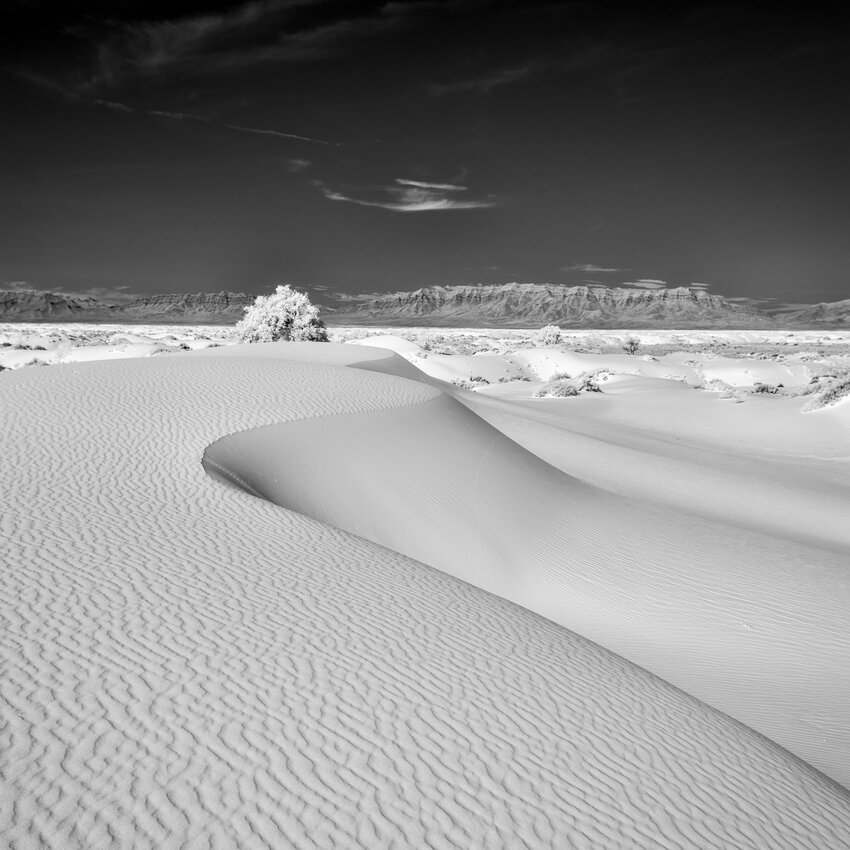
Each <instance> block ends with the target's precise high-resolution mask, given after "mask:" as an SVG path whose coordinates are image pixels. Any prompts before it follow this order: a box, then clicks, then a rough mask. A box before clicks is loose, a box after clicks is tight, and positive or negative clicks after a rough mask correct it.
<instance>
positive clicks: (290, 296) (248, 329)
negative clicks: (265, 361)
mask: <svg viewBox="0 0 850 850" xmlns="http://www.w3.org/2000/svg"><path fill="white" fill-rule="evenodd" d="M236 336H237V338H238V339H239V341H240V342H277V341H278V340H285V341H305V342H327V341H328V332H327V329H326V328H325V323H324V322H323V321H322V320H321V319H320V318H319V311H318V309H317V308H316V307H314V306H313V305H312V304H311V303H310V299H309V298H308V297H307V296H306V295H305V294H304V293H303V292H296V291H295V290H294V289H293V288H292V287H291V286H289V285H288V284H287V285H285V286H278V287H277V289H276V290H275V291H274V293H273V294H271V295H260V296H258V297H257V299H256V300H255V301H254V303H253V304H251V305H250V306H248V307H246V308H245V316H244V317H243V318H242V320H241V321H240V322H238V323H237V325H236Z"/></svg>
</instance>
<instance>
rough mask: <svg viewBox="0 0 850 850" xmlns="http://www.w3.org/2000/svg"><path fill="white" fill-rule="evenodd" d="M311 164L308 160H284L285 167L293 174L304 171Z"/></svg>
mask: <svg viewBox="0 0 850 850" xmlns="http://www.w3.org/2000/svg"><path fill="white" fill-rule="evenodd" d="M311 165H312V163H311V162H310V160H309V159H288V160H286V167H287V168H288V169H289V170H290V171H292V172H295V173H298V172H299V171H306V170H307V169H308V168H309V167H310V166H311Z"/></svg>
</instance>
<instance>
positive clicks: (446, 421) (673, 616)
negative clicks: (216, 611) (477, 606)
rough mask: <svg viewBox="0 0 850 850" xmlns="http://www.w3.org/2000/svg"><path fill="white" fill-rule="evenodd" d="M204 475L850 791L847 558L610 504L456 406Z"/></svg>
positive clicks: (236, 443)
mask: <svg viewBox="0 0 850 850" xmlns="http://www.w3.org/2000/svg"><path fill="white" fill-rule="evenodd" d="M205 463H206V464H207V465H208V467H209V468H210V469H211V470H214V471H216V472H218V474H220V475H223V476H224V477H227V478H230V479H231V480H233V481H236V482H237V483H240V482H241V486H244V487H245V488H246V489H248V490H249V491H250V492H252V493H255V494H257V495H261V496H262V497H264V498H267V499H270V500H271V501H273V502H275V503H276V504H279V505H282V506H285V507H289V508H292V509H294V510H297V511H299V512H301V513H305V514H307V515H308V516H312V517H315V518H317V519H320V520H322V521H324V522H327V523H329V524H331V525H336V526H339V527H341V528H343V529H345V530H347V531H350V532H352V533H356V534H360V535H362V536H364V537H366V538H367V539H369V540H373V541H376V542H378V543H381V544H383V545H385V546H388V547H389V548H391V549H394V550H396V551H399V552H402V553H404V554H406V555H409V556H410V557H413V558H415V559H417V560H420V561H422V562H424V563H427V564H430V565H432V566H436V567H438V568H439V569H442V570H445V571H446V572H449V573H451V574H452V575H456V576H458V577H460V578H462V579H464V580H466V581H469V582H471V583H473V584H475V585H477V586H479V587H483V588H485V589H486V590H490V591H492V592H494V593H497V594H499V595H500V596H503V597H506V598H508V599H511V600H514V601H517V602H520V603H521V604H523V605H525V606H527V607H529V608H531V609H532V610H534V611H537V612H539V613H541V614H543V615H544V616H546V617H549V618H550V619H553V620H555V621H556V622H559V623H561V624H562V625H565V626H568V627H569V628H572V629H575V630H576V631H578V632H580V633H581V634H583V635H585V636H588V637H591V638H592V639H593V640H595V641H597V642H599V643H601V644H602V645H604V646H606V647H608V648H610V649H613V650H615V651H616V652H619V653H620V654H622V655H624V656H626V657H628V658H630V659H632V660H634V661H636V662H637V663H639V664H641V665H642V666H644V667H646V668H648V669H650V670H652V671H653V672H656V673H658V674H659V675H662V676H663V677H664V678H665V679H667V680H668V681H671V682H673V683H674V684H677V685H680V686H681V687H683V688H685V689H686V690H688V691H689V692H690V693H693V694H695V695H697V696H699V697H700V698H702V699H705V700H706V701H708V702H710V703H711V704H713V705H715V706H717V707H719V708H721V709H723V710H724V711H726V712H728V713H730V714H732V715H733V716H735V717H736V718H738V719H740V720H742V721H743V722H745V723H747V724H748V725H751V726H752V727H753V728H756V729H758V730H759V731H761V732H764V733H765V734H767V735H769V736H770V737H771V738H773V739H774V740H776V741H778V742H780V743H782V744H783V745H784V746H787V747H788V748H789V749H791V750H793V751H794V752H796V753H797V754H798V755H800V756H801V757H803V758H805V759H807V760H808V761H810V762H811V763H812V764H815V765H816V766H818V767H820V768H821V769H823V770H824V771H826V772H827V773H829V774H830V775H832V776H834V777H835V778H836V779H839V780H840V781H842V782H845V783H850V770H848V767H850V758H848V756H850V731H848V730H847V728H846V724H845V722H844V720H845V718H846V717H848V716H850V668H848V665H847V664H846V662H847V660H848V658H850V621H849V620H848V618H847V614H846V612H847V610H848V606H850V591H848V588H847V587H842V585H843V584H845V579H846V577H847V555H848V553H850V546H847V547H845V548H844V550H843V552H840V553H838V552H828V551H826V550H825V549H824V548H820V547H815V546H803V545H801V544H800V543H795V542H792V541H791V540H789V539H787V538H785V539H782V538H777V537H776V536H772V535H771V536H768V535H762V534H756V533H754V532H752V531H749V530H746V529H743V528H740V527H738V528H733V527H731V526H728V525H725V524H724V525H721V524H719V523H711V522H708V521H706V520H704V519H701V518H699V516H698V514H699V511H698V509H695V510H692V511H691V513H690V514H689V515H685V514H682V513H680V512H678V511H677V512H673V511H670V510H666V511H662V510H658V509H657V508H654V507H652V506H647V505H645V504H639V503H636V502H635V501H634V500H626V499H623V498H620V497H618V496H614V495H612V494H610V493H605V492H601V491H600V490H598V489H597V488H594V487H590V486H588V485H587V484H585V483H583V482H581V481H579V480H577V479H575V478H571V477H568V476H566V475H564V474H563V473H561V472H558V471H557V470H555V469H553V468H552V467H551V466H549V465H547V464H545V463H543V462H542V461H541V460H539V459H538V458H537V457H535V456H534V455H532V454H530V453H529V452H526V451H525V450H523V449H522V448H520V447H519V446H518V445H517V444H516V443H515V442H513V441H511V440H509V439H508V438H506V437H505V436H504V435H503V434H502V433H500V432H499V431H497V430H496V429H494V428H491V427H489V426H488V425H487V424H485V423H484V422H483V421H482V420H481V419H480V418H479V417H477V416H475V415H474V414H472V413H471V412H470V411H469V410H467V409H466V408H465V407H463V406H462V405H460V404H459V403H458V402H456V401H454V400H453V399H452V398H450V397H448V396H442V397H440V398H436V399H432V400H430V401H428V402H427V403H423V404H420V405H417V406H416V407H405V408H401V409H398V410H392V411H383V412H381V413H380V414H374V413H370V414H348V415H344V416H343V415H339V416H334V417H326V418H323V419H321V420H310V421H301V422H297V423H286V424H283V425H273V426H268V427H266V428H263V429H259V430H255V431H253V432H241V433H239V434H234V435H231V436H228V437H225V438H223V439H222V440H220V441H218V442H217V443H216V444H214V445H213V446H211V447H210V448H209V449H208V450H207V452H206V454H205ZM643 471H644V472H646V473H648V472H650V471H651V470H650V467H649V466H648V465H647V464H644V466H643ZM678 471H679V472H681V469H680V470H678ZM656 472H657V471H656ZM329 476H334V478H335V479H336V484H335V486H334V487H333V488H331V489H330V490H329V489H328V486H327V482H328V479H329ZM686 480H687V479H686ZM707 480H708V479H707V476H704V477H703V478H702V483H703V484H705V483H706V482H707ZM655 483H656V484H658V483H659V482H658V479H657V475H656V480H655ZM719 483H720V484H723V483H724V482H722V481H721V482H719ZM644 485H645V486H646V487H651V485H652V479H651V478H649V480H646V481H645V482H644ZM769 487H770V482H768V483H767V484H766V485H765V490H767V489H769ZM706 489H708V488H706ZM723 493H724V491H723V489H718V488H715V489H714V492H713V493H712V494H711V495H712V498H713V499H714V500H715V501H716V502H719V501H721V500H722V498H723ZM706 498H707V496H706ZM788 501H789V502H790V501H791V499H790V497H789V500H788ZM843 504H844V505H845V507H846V504H847V503H846V502H844V503H843ZM786 506H787V505H786ZM817 506H818V505H817V504H816V507H817ZM696 508H698V506H696ZM754 681H758V682H759V684H758V687H757V688H754V687H753V682H754ZM815 694H817V697H816V698H815V699H813V696H814V695H815ZM803 715H804V716H805V718H806V721H805V723H802V724H801V722H800V717H801V716H803Z"/></svg>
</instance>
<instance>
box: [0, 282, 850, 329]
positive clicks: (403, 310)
mask: <svg viewBox="0 0 850 850" xmlns="http://www.w3.org/2000/svg"><path fill="white" fill-rule="evenodd" d="M342 298H344V299H345V300H342V301H341V303H340V302H339V301H338V302H337V304H336V305H335V306H333V305H331V306H324V307H320V309H321V314H322V316H323V317H324V318H325V320H326V321H327V322H328V324H330V325H337V326H344V325H389V326H393V325H395V326H415V325H418V326H434V327H540V326H542V325H546V324H556V325H559V326H561V327H564V328H578V327H586V328H635V329H639V328H716V329H717V328H741V329H744V328H749V329H770V328H775V329H783V328H847V327H850V299H848V300H845V301H837V302H834V303H825V304H815V305H811V306H799V307H796V308H794V309H792V310H785V311H783V312H776V313H773V314H771V313H768V312H765V311H764V310H759V309H757V308H755V307H751V306H747V305H744V304H740V303H736V302H735V301H733V300H730V299H727V298H723V297H722V296H719V295H712V294H711V293H708V292H706V291H705V290H704V289H701V288H688V287H678V288H671V289H667V288H659V289H634V288H625V287H619V288H616V287H610V288H609V287H602V286H560V285H554V284H553V285H548V284H533V283H512V284H504V285H500V286H489V285H487V286H485V285H482V286H471V285H463V286H428V287H424V288H422V289H417V290H415V291H413V292H395V293H388V294H379V295H371V296H354V297H352V296H343V297H342ZM253 299H254V296H253V295H250V294H246V293H242V292H240V293H234V292H218V293H203V292H202V293H196V294H193V295H188V294H172V295H151V296H147V297H142V298H138V299H136V300H135V301H131V302H129V303H127V304H109V303H106V302H104V301H99V300H97V299H95V298H90V297H78V296H72V295H66V294H63V293H55V292H40V291H35V290H9V291H2V290H0V321H3V322H48V321H52V322H115V323H137V324H141V323H146V324H216V325H229V324H235V323H236V322H237V321H238V320H239V319H240V318H241V316H242V313H243V309H244V307H245V306H247V305H248V304H251V303H252V301H253Z"/></svg>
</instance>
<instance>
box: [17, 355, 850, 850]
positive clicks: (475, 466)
mask: <svg viewBox="0 0 850 850" xmlns="http://www.w3.org/2000/svg"><path fill="white" fill-rule="evenodd" d="M131 344H136V343H131ZM398 345H399V343H394V342H392V341H385V346H384V348H375V347H371V346H360V345H310V344H273V345H254V346H237V347H222V348H213V349H208V350H202V351H195V352H186V353H169V354H168V355H167V356H161V357H153V358H145V359H121V360H112V361H101V362H90V363H79V362H70V363H67V364H66V365H54V366H50V367H49V368H38V369H36V368H25V369H23V368H22V369H15V370H14V371H8V372H5V373H4V374H2V375H0V419H2V422H0V426H2V427H0V452H2V454H0V457H2V458H3V462H2V466H0V470H2V478H3V480H2V490H0V500H2V503H3V510H2V516H0V524H2V527H0V535H2V536H1V537H0V539H2V541H3V542H2V543H0V547H2V551H3V557H2V561H3V572H2V577H0V578H2V584H0V617H2V621H3V628H2V638H1V639H2V653H0V662H2V667H3V669H2V675H0V724H2V725H0V836H2V841H3V843H4V844H5V845H7V846H10V847H15V848H18V850H23V848H30V847H56V848H76V847H80V848H82V847H98V848H99V847H151V848H153V847H157V848H160V847H162V848H178V847H179V848H183V847H186V848H195V847H197V848H202V847H203V848H206V847H248V848H253V847H258V848H259V847H262V848H265V847H273V848H278V847H290V846H293V847H317V848H325V847H358V848H359V847H368V848H372V847H435V848H436V847H463V848H466V847H512V848H513V847H551V846H557V847H586V848H598V847H605V848H616V847H623V848H627V847H647V848H650V847H652V848H657V847H664V848H680V847H694V848H709V847H716V848H730V847H736V848H738V847H753V848H755V847H764V848H779V847H787V848H807V847H810V848H839V847H850V795H848V792H847V791H846V790H844V787H842V786H847V785H850V728H848V724H847V718H848V717H850V617H848V614H847V612H848V611H849V610H850V578H848V570H850V567H848V563H850V559H849V558H848V556H850V533H848V528H847V525H848V523H847V521H846V517H847V516H848V515H850V511H848V507H850V485H848V478H847V475H846V472H847V465H848V461H850V450H848V446H850V408H848V402H847V400H844V401H842V402H840V403H838V404H835V405H833V406H830V407H828V408H825V409H823V410H818V411H816V412H814V413H810V414H802V413H801V412H800V407H801V403H802V402H801V400H800V399H799V398H790V397H772V398H759V399H757V400H754V401H747V402H745V403H741V404H735V403H734V402H735V399H734V398H726V399H721V398H719V397H718V396H717V395H715V394H712V393H708V392H705V393H703V392H699V391H696V390H694V389H692V388H691V387H688V386H685V385H684V384H683V383H681V382H678V381H675V382H674V381H671V380H669V379H666V378H665V377H664V376H662V375H660V374H658V375H652V374H647V371H652V369H653V368H655V367H654V366H653V365H652V364H651V363H650V362H649V361H645V362H646V363H647V366H646V367H642V369H643V371H642V373H641V374H630V373H628V372H624V371H622V369H621V370H620V372H619V373H618V374H617V375H614V376H613V377H611V378H610V379H609V380H610V383H608V384H606V387H605V392H603V393H599V394H595V393H587V394H583V395H582V396H581V397H580V398H558V399H546V398H533V397H532V393H531V392H530V387H529V384H530V383H532V382H530V381H529V380H528V379H527V376H526V380H519V379H518V380H517V381H516V382H514V381H512V380H510V378H511V376H510V375H504V377H506V380H505V381H503V382H501V383H499V382H498V380H497V378H496V376H495V374H494V375H493V376H492V377H493V381H492V382H491V383H489V384H488V386H487V387H482V388H481V390H480V391H475V392H473V391H471V390H469V389H464V388H459V387H458V388H455V387H452V386H451V385H449V384H446V383H444V382H441V381H440V378H441V377H444V376H443V375H441V374H439V369H440V368H442V367H441V366H440V365H439V364H440V361H439V359H435V358H439V357H441V356H446V357H447V356H450V355H439V354H429V356H427V357H425V358H424V360H425V361H431V363H430V364H429V366H428V368H429V369H430V374H426V372H423V371H420V370H419V369H417V368H416V365H423V368H424V364H421V363H419V364H416V365H414V361H416V360H417V359H418V358H420V354H417V353H416V352H412V353H411V352H410V351H408V354H407V359H404V358H402V357H401V356H400V355H398V354H396V353H395V352H394V351H393V350H391V349H392V348H393V347H398ZM198 347H202V346H198ZM494 356H500V355H494ZM557 356H558V357H560V356H561V355H557ZM563 356H564V357H567V356H568V355H566V354H564V355H563ZM569 356H571V357H575V356H576V355H574V354H573V355H569ZM612 356H619V355H612ZM526 357H527V358H528V357H532V358H533V357H556V355H554V354H546V353H545V352H544V353H543V354H534V353H531V354H528V355H526ZM556 359H557V358H556ZM638 359H639V358H638ZM715 359H722V358H715ZM477 360H479V361H482V360H483V358H482V357H478V358H477ZM520 361H521V359H520ZM520 361H517V359H516V358H515V357H512V358H511V359H510V363H513V364H514V365H515V366H516V368H517V369H527V368H531V367H530V366H529V365H528V363H526V364H525V365H523V362H520ZM635 362H637V360H636V359H635V358H630V359H629V360H628V361H627V364H626V365H627V366H628V367H629V368H630V369H631V368H632V366H633V364H634V363H635ZM657 362H660V363H661V364H662V366H663V367H666V366H668V365H669V366H670V368H673V366H674V365H675V368H676V369H679V368H688V367H687V366H686V364H684V361H682V362H681V363H677V364H673V363H670V364H668V363H667V361H664V360H659V361H657ZM506 363H507V361H506ZM506 363H500V364H499V365H498V369H499V370H500V377H501V376H502V374H501V373H502V372H503V371H504V370H508V371H509V370H510V368H511V366H510V364H509V363H508V364H507V365H506ZM451 365H452V368H455V366H456V361H451ZM474 365H475V366H476V368H478V367H479V365H480V364H479V363H475V364H474ZM484 365H486V364H484ZM491 365H493V366H494V368H495V363H494V364H491ZM613 365H615V364H612V366H613ZM580 366H581V364H580V363H579V364H576V363H572V365H571V364H570V363H566V364H565V363H564V362H561V361H559V362H558V363H556V364H554V365H553V370H555V371H563V370H564V369H567V368H569V369H572V370H573V372H577V371H580V369H579V368H578V367H580ZM786 366H787V368H786V373H783V374H785V375H786V376H785V378H784V380H783V381H782V383H786V382H787V384H789V385H790V383H791V381H792V380H793V379H794V372H793V366H794V364H793V363H790V365H789V364H788V363H783V368H785V367H786ZM704 367H705V364H702V365H701V366H700V368H701V369H702V379H705V377H706V375H705V371H704ZM775 367H776V364H775V363H773V364H770V365H768V364H765V365H763V366H762V367H761V368H763V369H765V370H771V369H774V368H775ZM542 368H543V367H542V366H541V364H539V363H537V364H536V365H535V369H536V374H537V375H538V376H540V375H541V369H542ZM659 368H661V367H659ZM709 368H716V369H718V370H720V371H721V372H723V374H724V375H725V376H726V377H725V379H724V380H725V382H726V383H727V384H729V385H733V384H732V383H731V382H730V381H729V380H728V378H729V377H730V374H731V373H732V372H733V371H734V368H738V367H733V366H732V365H729V364H724V363H722V362H720V363H717V362H714V363H713V365H711V364H710V365H709ZM748 368H749V367H748ZM753 368H755V367H753ZM724 370H725V371H724ZM632 371H633V372H634V371H635V370H634V369H633V370H632ZM803 371H804V370H803V369H802V367H801V370H800V374H799V375H798V376H797V377H798V378H799V380H800V381H803V380H804V379H805V380H809V377H810V376H809V375H808V374H806V375H804V374H803ZM553 374H554V372H553ZM736 374H737V373H736ZM468 377H475V376H472V375H470V376H468ZM485 377H486V376H485ZM544 377H545V376H544ZM685 377H686V376H685ZM731 377H732V378H733V380H738V382H739V383H740V382H741V376H740V375H738V376H737V378H736V377H735V375H734V374H731ZM767 377H769V378H771V380H774V381H775V379H776V377H775V375H774V376H770V375H768V376H767ZM755 380H756V377H754V376H753V375H751V374H748V375H747V376H744V383H746V381H749V382H750V383H751V384H752V383H753V382H754V381H755ZM521 385H522V386H521ZM801 419H804V421H805V424H800V422H801ZM765 429H767V430H765ZM615 653H616V654H615Z"/></svg>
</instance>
